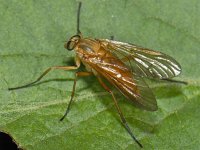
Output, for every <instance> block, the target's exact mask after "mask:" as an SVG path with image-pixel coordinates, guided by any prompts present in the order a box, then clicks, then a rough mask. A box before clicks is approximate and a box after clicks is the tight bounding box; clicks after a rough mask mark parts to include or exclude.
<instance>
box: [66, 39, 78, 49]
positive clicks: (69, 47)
mask: <svg viewBox="0 0 200 150" xmlns="http://www.w3.org/2000/svg"><path fill="white" fill-rule="evenodd" d="M75 45H76V42H75V41H71V40H70V41H68V42H67V43H65V45H64V47H65V48H66V49H68V50H70V51H71V50H73V49H74V47H75Z"/></svg>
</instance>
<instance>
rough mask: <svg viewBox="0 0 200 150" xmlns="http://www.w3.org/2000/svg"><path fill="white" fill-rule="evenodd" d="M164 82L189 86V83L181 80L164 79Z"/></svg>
mask: <svg viewBox="0 0 200 150" xmlns="http://www.w3.org/2000/svg"><path fill="white" fill-rule="evenodd" d="M162 80H163V81H168V82H174V83H180V84H185V85H187V84H188V83H187V82H185V81H179V80H173V79H162Z"/></svg>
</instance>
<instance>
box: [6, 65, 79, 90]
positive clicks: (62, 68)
mask: <svg viewBox="0 0 200 150" xmlns="http://www.w3.org/2000/svg"><path fill="white" fill-rule="evenodd" d="M77 68H78V67H77V66H55V67H49V68H47V69H46V70H45V71H44V72H43V73H42V74H41V75H40V76H39V77H38V78H37V79H36V80H35V81H33V82H31V83H28V84H25V85H23V86H18V87H14V88H8V90H17V89H21V88H26V87H29V86H31V85H33V84H35V83H37V82H38V81H40V80H41V79H42V78H43V77H44V76H45V75H47V73H49V72H50V71H51V70H54V69H60V70H75V69H77Z"/></svg>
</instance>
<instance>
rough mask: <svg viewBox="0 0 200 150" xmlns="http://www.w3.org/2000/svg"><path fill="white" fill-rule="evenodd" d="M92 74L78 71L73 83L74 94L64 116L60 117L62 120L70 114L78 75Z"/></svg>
mask: <svg viewBox="0 0 200 150" xmlns="http://www.w3.org/2000/svg"><path fill="white" fill-rule="evenodd" d="M90 75H92V72H76V75H75V79H74V85H73V90H72V94H71V99H70V101H69V104H68V105H67V109H66V111H65V114H64V115H63V117H62V118H61V119H60V121H62V120H63V119H64V118H65V117H66V116H67V114H68V112H69V110H70V107H71V104H72V101H73V98H74V93H75V89H76V81H77V78H78V77H85V76H90Z"/></svg>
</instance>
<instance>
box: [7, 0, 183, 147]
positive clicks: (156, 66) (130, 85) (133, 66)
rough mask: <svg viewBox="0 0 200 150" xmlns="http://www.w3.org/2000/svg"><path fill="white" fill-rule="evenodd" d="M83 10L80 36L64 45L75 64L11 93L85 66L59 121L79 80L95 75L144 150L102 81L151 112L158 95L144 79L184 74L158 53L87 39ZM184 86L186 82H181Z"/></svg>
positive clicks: (103, 40)
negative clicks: (82, 31)
mask: <svg viewBox="0 0 200 150" xmlns="http://www.w3.org/2000/svg"><path fill="white" fill-rule="evenodd" d="M80 10H81V2H80V3H79V7H78V12H77V34H76V35H74V36H72V37H71V38H70V39H69V40H68V42H66V43H65V45H64V47H65V48H66V49H68V50H69V51H70V50H74V51H75V53H76V56H75V65H74V66H54V67H49V68H48V69H46V70H45V71H44V72H43V73H42V74H41V75H40V76H39V78H37V80H35V81H34V82H31V83H29V84H26V85H23V86H19V87H15V88H9V90H16V89H20V88H25V87H28V86H31V85H33V84H35V83H36V82H38V81H40V80H41V79H42V78H43V77H44V76H45V75H46V74H47V73H49V72H50V71H51V70H55V69H59V70H76V69H78V68H79V67H80V64H81V63H83V64H84V65H85V67H86V70H87V71H85V72H76V74H75V79H74V84H73V90H72V93H71V99H70V101H69V104H68V105H67V109H66V112H65V114H64V115H63V117H62V118H61V119H60V121H62V120H63V119H64V118H65V117H66V116H67V114H68V112H69V110H70V107H71V104H72V101H73V98H74V92H75V88H76V81H77V78H78V77H84V76H90V75H95V76H96V77H97V79H98V81H99V83H100V84H101V85H102V87H103V88H104V89H105V90H106V91H107V92H108V93H110V95H111V96H112V100H113V102H114V104H115V107H116V109H117V112H118V114H119V116H120V119H121V121H122V123H123V125H124V127H125V128H126V130H127V131H128V133H129V134H130V136H131V137H132V138H133V140H134V141H135V142H136V143H137V144H138V145H139V146H140V147H143V146H142V144H141V143H140V142H139V141H138V140H137V139H136V138H135V136H134V134H133V132H132V131H131V129H130V127H129V125H128V124H127V121H126V119H125V118H124V115H123V113H122V111H121V109H120V107H119V105H118V102H117V100H116V98H115V96H114V94H113V92H112V90H111V89H110V88H109V87H108V86H107V85H106V84H105V83H104V81H103V80H102V79H105V80H107V81H108V82H110V83H111V84H112V85H113V86H114V87H115V88H116V89H118V90H119V91H120V92H121V93H122V94H123V95H124V96H125V97H126V99H127V100H128V101H129V102H130V103H132V104H134V105H135V106H137V107H139V108H141V109H144V110H148V111H156V110H157V109H158V107H157V102H156V99H155V96H154V94H153V92H152V91H151V89H150V88H149V87H148V85H147V84H146V83H145V81H144V79H143V78H144V77H147V78H152V79H161V80H169V81H173V82H179V81H175V80H171V78H173V77H175V76H177V75H179V74H180V73H181V66H180V65H179V63H178V62H177V61H176V60H175V59H173V58H172V57H170V56H168V55H166V54H163V53H161V52H158V51H154V50H150V49H147V48H143V47H139V46H136V45H133V44H129V43H124V42H119V41H114V40H109V39H93V38H84V37H83V36H82V34H81V32H80V29H79V24H80V23H79V21H80V19H79V18H80ZM181 83H186V82H182V81H181Z"/></svg>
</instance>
